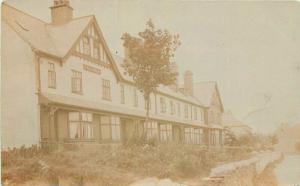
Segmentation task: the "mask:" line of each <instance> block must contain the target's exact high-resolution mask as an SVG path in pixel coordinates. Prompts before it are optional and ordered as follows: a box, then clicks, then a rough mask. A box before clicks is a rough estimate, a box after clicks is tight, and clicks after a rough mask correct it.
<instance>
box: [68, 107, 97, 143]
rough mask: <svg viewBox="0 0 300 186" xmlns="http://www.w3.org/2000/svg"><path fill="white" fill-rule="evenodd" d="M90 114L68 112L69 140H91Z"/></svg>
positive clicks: (92, 136) (91, 124) (91, 119)
mask: <svg viewBox="0 0 300 186" xmlns="http://www.w3.org/2000/svg"><path fill="white" fill-rule="evenodd" d="M92 121H93V118H92V114H91V113H86V112H69V137H70V138H71V139H93V138H94V135H93V123H92Z"/></svg>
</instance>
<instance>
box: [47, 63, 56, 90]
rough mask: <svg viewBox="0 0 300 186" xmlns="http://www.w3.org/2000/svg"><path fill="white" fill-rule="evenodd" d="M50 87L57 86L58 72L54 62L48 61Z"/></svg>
mask: <svg viewBox="0 0 300 186" xmlns="http://www.w3.org/2000/svg"><path fill="white" fill-rule="evenodd" d="M48 65H49V67H48V87H49V88H56V74H55V65H54V63H48Z"/></svg>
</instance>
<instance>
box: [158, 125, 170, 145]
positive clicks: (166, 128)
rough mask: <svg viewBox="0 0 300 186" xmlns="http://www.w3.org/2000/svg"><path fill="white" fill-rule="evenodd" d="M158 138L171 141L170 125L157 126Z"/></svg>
mask: <svg viewBox="0 0 300 186" xmlns="http://www.w3.org/2000/svg"><path fill="white" fill-rule="evenodd" d="M159 130H160V131H159V132H160V140H161V141H171V140H172V125H171V124H162V125H160V126H159Z"/></svg>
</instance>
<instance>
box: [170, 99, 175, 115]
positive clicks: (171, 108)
mask: <svg viewBox="0 0 300 186" xmlns="http://www.w3.org/2000/svg"><path fill="white" fill-rule="evenodd" d="M170 111H171V114H172V115H173V114H174V113H175V108H174V103H173V101H172V100H170Z"/></svg>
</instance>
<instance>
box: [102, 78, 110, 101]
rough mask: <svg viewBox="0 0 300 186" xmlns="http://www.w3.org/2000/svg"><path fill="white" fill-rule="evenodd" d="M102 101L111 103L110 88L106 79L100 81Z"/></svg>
mask: <svg viewBox="0 0 300 186" xmlns="http://www.w3.org/2000/svg"><path fill="white" fill-rule="evenodd" d="M102 99H103V100H107V101H111V86H110V81H109V80H107V79H102Z"/></svg>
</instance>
